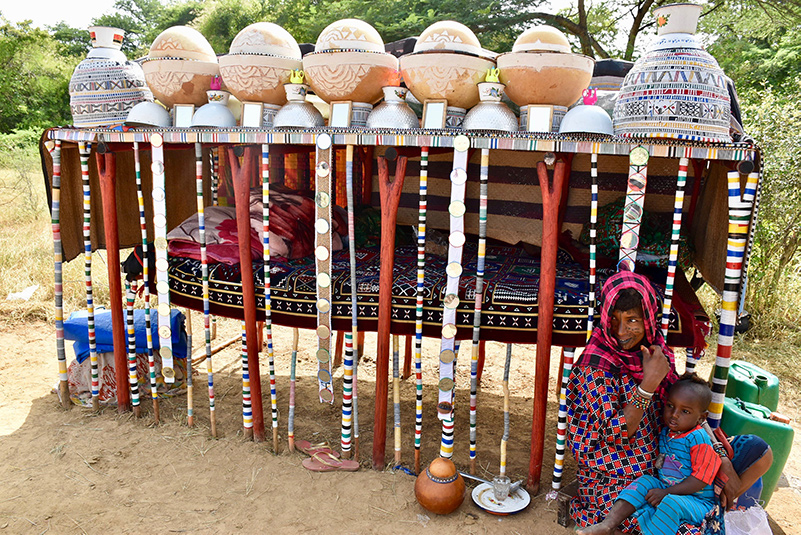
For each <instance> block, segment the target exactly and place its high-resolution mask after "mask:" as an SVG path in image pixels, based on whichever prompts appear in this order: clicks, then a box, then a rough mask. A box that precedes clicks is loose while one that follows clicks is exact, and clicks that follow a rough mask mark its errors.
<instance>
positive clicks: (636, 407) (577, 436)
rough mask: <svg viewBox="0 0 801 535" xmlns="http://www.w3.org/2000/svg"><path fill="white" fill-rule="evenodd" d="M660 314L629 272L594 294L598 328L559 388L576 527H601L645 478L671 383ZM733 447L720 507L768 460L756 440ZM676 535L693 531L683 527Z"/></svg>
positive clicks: (630, 528) (642, 282)
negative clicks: (571, 460)
mask: <svg viewBox="0 0 801 535" xmlns="http://www.w3.org/2000/svg"><path fill="white" fill-rule="evenodd" d="M660 310H661V305H660V302H659V297H658V295H657V293H656V291H655V290H654V289H653V287H652V286H651V283H650V282H649V281H648V279H646V278H645V277H643V276H642V275H638V274H636V273H632V272H628V271H621V272H619V273H616V274H615V275H613V276H612V277H610V278H609V279H608V280H607V281H606V284H604V287H603V289H602V291H601V294H600V298H599V311H600V321H599V323H598V325H599V326H598V327H596V328H595V329H594V330H593V333H592V337H591V338H590V340H589V342H588V343H587V347H586V348H585V349H584V352H583V353H582V355H581V357H580V358H579V360H578V362H577V363H576V365H575V366H574V368H573V372H572V374H571V376H570V381H569V383H568V387H567V410H568V415H567V417H568V445H569V446H570V449H571V450H572V451H573V455H574V456H575V458H576V462H577V463H578V469H577V472H576V476H577V479H578V484H579V488H578V493H577V495H576V496H575V497H574V498H573V500H572V501H571V503H570V515H571V517H572V518H573V520H574V521H575V522H576V525H578V526H580V527H584V526H588V525H592V524H596V523H598V522H600V521H602V520H603V518H604V517H605V516H606V514H607V513H608V511H609V508H610V507H611V506H612V504H613V503H614V501H615V499H616V498H617V495H618V492H620V491H621V490H622V489H623V488H624V487H625V486H626V485H628V484H629V483H630V482H632V481H633V480H634V479H635V478H637V477H638V476H639V475H641V474H644V473H652V472H653V464H654V461H655V459H656V437H657V435H658V433H659V426H660V419H659V415H660V414H661V411H662V402H663V399H664V396H665V392H666V391H667V388H668V387H669V386H670V385H671V384H672V383H673V382H674V381H675V380H676V379H677V378H678V377H677V374H676V368H675V364H674V358H673V352H672V351H671V350H670V349H669V348H668V347H667V344H666V342H665V338H664V336H662V331H661V329H660V328H659V325H658V323H657V318H658V312H659V311H660ZM738 446H739V448H738V450H740V451H735V456H734V457H735V458H734V462H735V465H736V470H735V466H733V465H732V461H731V460H729V459H728V458H723V459H722V463H723V466H722V468H721V472H720V473H719V479H720V482H721V484H722V485H723V484H724V483H725V485H724V486H723V492H722V493H721V502H722V504H723V506H724V507H726V506H731V505H732V504H733V503H734V499H735V498H736V497H737V496H739V495H740V494H742V493H743V492H744V491H745V490H746V489H748V488H749V487H751V486H752V485H753V484H754V483H755V482H756V481H757V480H758V479H759V478H760V477H761V476H762V474H764V473H765V472H766V471H767V470H768V468H770V465H771V462H772V460H773V457H772V454H771V452H770V449H769V448H768V446H767V444H765V442H764V441H762V440H761V439H759V438H758V437H740V443H739V444H738ZM742 452H747V455H748V458H747V459H744V458H743V454H742ZM738 471H739V473H740V474H741V475H740V476H738V475H737V473H738ZM724 480H725V481H724ZM620 529H622V530H623V531H624V532H627V533H628V532H634V533H636V532H638V531H639V530H638V527H637V523H636V520H634V519H627V520H626V521H624V523H623V524H621V526H620ZM679 533H685V534H690V533H696V534H697V533H700V530H699V529H698V528H697V527H694V526H689V525H684V526H682V527H681V528H680V530H679Z"/></svg>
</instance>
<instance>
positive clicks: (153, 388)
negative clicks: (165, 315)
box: [133, 141, 159, 423]
mask: <svg viewBox="0 0 801 535" xmlns="http://www.w3.org/2000/svg"><path fill="white" fill-rule="evenodd" d="M133 152H134V170H135V172H136V199H137V202H138V203H139V230H140V232H141V235H142V279H143V280H144V283H143V284H144V294H145V330H146V331H147V334H146V337H147V366H148V378H149V380H150V398H151V400H152V402H153V418H154V419H155V420H156V423H159V393H158V387H157V383H156V359H155V356H154V354H153V333H152V332H151V330H150V325H151V323H150V284H149V283H148V281H150V262H149V261H148V249H149V247H148V243H147V220H146V219H145V198H144V194H143V193H142V169H141V166H140V163H139V143H138V142H136V141H135V142H134V144H133Z"/></svg>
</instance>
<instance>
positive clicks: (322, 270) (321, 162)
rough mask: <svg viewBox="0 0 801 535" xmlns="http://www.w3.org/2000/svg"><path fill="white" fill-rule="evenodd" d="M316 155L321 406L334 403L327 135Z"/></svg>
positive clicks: (328, 150)
mask: <svg viewBox="0 0 801 535" xmlns="http://www.w3.org/2000/svg"><path fill="white" fill-rule="evenodd" d="M316 145H317V150H316V155H315V161H316V162H317V164H316V169H315V172H316V179H315V181H314V182H315V187H316V190H317V195H316V197H315V201H316V202H315V222H314V230H315V249H314V257H315V260H316V262H315V267H316V273H317V390H318V394H319V397H320V402H321V403H330V404H333V403H334V384H333V379H332V376H331V293H332V292H331V244H332V242H331V210H332V207H331V202H332V200H331V152H332V149H331V145H332V139H331V136H330V135H329V134H320V135H319V136H317V143H316Z"/></svg>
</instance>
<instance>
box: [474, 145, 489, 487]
mask: <svg viewBox="0 0 801 535" xmlns="http://www.w3.org/2000/svg"><path fill="white" fill-rule="evenodd" d="M480 181H481V185H480V190H479V206H478V261H477V263H476V300H475V312H474V314H473V347H472V353H471V358H470V473H471V474H475V473H476V419H477V409H478V401H477V400H478V346H479V332H480V329H481V305H482V302H483V300H484V263H485V261H486V253H487V185H488V183H489V149H481V176H480Z"/></svg>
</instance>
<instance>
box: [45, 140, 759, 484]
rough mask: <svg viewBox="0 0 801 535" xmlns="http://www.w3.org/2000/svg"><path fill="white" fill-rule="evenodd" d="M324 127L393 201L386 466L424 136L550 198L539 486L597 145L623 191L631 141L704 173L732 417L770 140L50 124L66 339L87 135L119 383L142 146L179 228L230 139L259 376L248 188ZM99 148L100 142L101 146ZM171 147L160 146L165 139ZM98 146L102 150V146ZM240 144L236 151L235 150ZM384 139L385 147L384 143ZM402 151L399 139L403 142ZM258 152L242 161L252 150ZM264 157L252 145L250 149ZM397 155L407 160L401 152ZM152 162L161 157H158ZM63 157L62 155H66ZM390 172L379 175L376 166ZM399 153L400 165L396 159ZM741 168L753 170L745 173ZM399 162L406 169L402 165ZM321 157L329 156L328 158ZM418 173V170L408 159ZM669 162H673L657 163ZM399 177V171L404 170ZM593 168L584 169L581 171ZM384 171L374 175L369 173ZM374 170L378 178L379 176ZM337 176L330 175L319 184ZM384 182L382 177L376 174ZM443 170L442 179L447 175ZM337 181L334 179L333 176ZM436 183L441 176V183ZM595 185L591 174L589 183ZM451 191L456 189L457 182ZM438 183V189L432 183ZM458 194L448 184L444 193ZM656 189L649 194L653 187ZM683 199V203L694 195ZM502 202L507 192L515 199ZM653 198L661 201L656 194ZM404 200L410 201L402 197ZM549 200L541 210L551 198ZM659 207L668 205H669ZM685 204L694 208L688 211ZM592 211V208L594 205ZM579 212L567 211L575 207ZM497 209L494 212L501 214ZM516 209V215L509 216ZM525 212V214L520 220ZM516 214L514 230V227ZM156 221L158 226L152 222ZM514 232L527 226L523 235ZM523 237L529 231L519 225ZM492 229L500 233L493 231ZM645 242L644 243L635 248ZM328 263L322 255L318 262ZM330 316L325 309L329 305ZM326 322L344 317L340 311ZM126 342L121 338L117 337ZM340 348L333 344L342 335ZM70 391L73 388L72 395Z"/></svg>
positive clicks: (537, 239) (542, 291)
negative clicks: (562, 320) (397, 239)
mask: <svg viewBox="0 0 801 535" xmlns="http://www.w3.org/2000/svg"><path fill="white" fill-rule="evenodd" d="M322 139H330V141H331V142H332V144H333V146H334V147H346V146H351V147H355V148H356V150H359V151H362V154H363V155H364V157H363V158H362V163H361V166H362V167H361V171H362V173H363V176H365V177H368V180H366V181H365V184H366V191H365V193H364V197H365V198H366V197H367V193H368V192H372V195H373V196H374V199H373V200H374V204H378V203H375V201H379V203H380V207H381V211H382V232H381V276H382V279H381V282H380V296H379V298H380V304H379V317H378V323H377V325H378V328H377V332H378V347H377V355H376V364H377V370H376V374H377V376H376V394H375V395H376V410H375V415H374V417H375V422H376V425H375V436H374V440H373V444H374V448H373V466H374V467H375V468H376V469H383V468H384V466H385V446H386V426H385V421H386V414H387V403H386V400H387V393H388V381H387V377H388V365H389V335H390V329H389V322H390V312H391V285H392V265H393V255H394V233H395V225H396V222H398V223H404V224H410V223H412V222H413V221H412V219H413V218H414V215H413V214H414V211H412V210H410V209H409V207H408V206H404V204H403V203H401V199H402V198H403V196H404V195H409V194H410V192H411V193H413V192H414V191H415V188H416V187H417V185H416V184H415V179H416V178H417V177H416V176H414V173H418V174H419V164H417V163H416V162H414V161H411V162H409V167H408V168H407V167H406V165H407V160H408V159H409V158H411V159H412V160H414V159H415V158H419V156H420V150H421V148H423V147H426V148H432V151H433V150H434V149H433V148H437V149H438V152H439V155H438V156H437V158H438V162H439V163H438V165H440V166H444V168H447V169H450V168H456V167H464V168H466V169H468V170H469V173H468V174H469V175H470V179H471V180H474V179H475V177H474V176H473V173H474V170H475V168H476V167H475V164H469V165H471V166H473V168H472V169H470V167H469V165H468V162H474V160H473V159H472V158H479V157H481V158H484V157H486V158H489V167H490V169H492V166H493V162H494V161H495V159H496V158H499V159H500V160H501V161H503V162H506V165H508V162H509V161H510V160H512V161H519V162H522V164H520V165H518V167H520V168H523V169H528V172H527V175H528V176H529V179H528V180H529V182H527V183H521V184H518V185H519V186H520V187H524V188H525V189H526V190H527V191H530V192H531V195H532V199H536V201H535V203H536V204H537V206H538V207H540V206H541V214H542V217H541V218H539V219H538V220H535V221H533V222H532V221H530V220H527V221H524V222H523V227H522V232H523V233H524V235H525V236H526V237H527V238H528V239H527V240H526V241H529V242H530V243H533V244H535V245H538V246H539V247H540V251H541V253H540V255H541V256H540V257H541V274H540V287H539V303H538V306H539V311H540V313H539V318H538V321H539V328H538V329H537V341H536V342H537V363H536V379H535V385H534V407H533V422H532V441H531V457H530V464H529V478H528V487H529V488H530V489H532V490H536V489H539V484H540V478H541V474H542V467H543V446H544V440H545V439H546V433H545V412H546V400H547V395H548V370H549V364H550V362H549V359H550V348H551V337H552V334H551V325H552V322H553V305H554V303H553V295H554V280H555V271H556V252H557V242H558V238H559V235H560V233H561V231H562V230H563V229H565V228H567V229H572V230H573V231H574V232H575V229H576V228H577V226H580V222H578V221H576V219H575V217H574V216H572V215H569V206H574V207H575V206H581V205H584V206H587V205H588V192H587V191H583V190H582V188H573V189H571V188H572V186H571V182H572V181H573V180H579V178H580V174H581V173H585V174H586V173H588V170H589V167H590V160H591V156H592V157H593V159H595V158H596V157H597V162H598V163H597V165H598V169H599V170H600V171H601V172H606V171H604V170H611V171H609V176H608V177H607V178H608V180H613V179H614V177H615V176H617V177H619V178H618V179H619V180H620V181H621V182H622V183H623V184H624V185H623V186H622V187H619V188H618V195H619V194H620V192H621V191H622V190H623V189H624V188H625V177H626V176H627V168H628V165H629V162H628V158H629V154H630V153H631V151H632V150H633V149H635V148H637V147H642V148H644V149H645V150H646V151H647V152H648V154H649V155H650V162H651V163H649V166H652V167H653V169H654V172H655V174H663V175H665V176H674V177H675V176H676V175H677V173H681V171H682V169H684V172H685V173H687V169H688V168H689V170H690V171H691V172H690V173H689V174H690V177H691V178H692V179H693V180H692V183H691V190H692V191H691V192H690V194H689V195H688V197H687V198H686V199H681V200H679V201H678V202H679V203H680V204H678V207H682V206H683V211H684V212H685V213H686V214H687V215H686V217H685V218H684V221H683V222H682V221H681V218H679V224H680V225H681V226H682V228H683V229H685V231H686V234H687V236H688V238H689V240H690V243H691V244H692V246H693V248H694V263H695V265H696V267H697V269H698V270H699V271H700V272H701V273H702V275H703V276H704V279H705V280H706V281H707V282H708V283H709V284H710V285H711V286H712V287H714V288H715V289H717V290H718V291H720V292H722V295H723V306H722V308H723V315H722V318H721V325H720V334H719V338H718V353H717V362H716V370H715V374H714V386H713V391H714V395H715V397H714V399H713V405H712V406H711V408H710V418H711V420H712V422H713V423H715V422H717V421H719V419H720V416H721V413H722V399H723V392H724V391H725V385H726V379H727V374H728V360H729V358H730V356H731V345H732V336H733V330H734V325H735V323H736V311H737V307H738V302H739V299H740V290H741V280H742V277H743V273H744V268H745V267H747V255H748V248H749V246H750V230H751V227H752V224H753V221H754V218H755V217H756V211H757V203H756V202H755V201H756V197H757V195H756V194H757V187H758V177H759V174H758V173H759V165H760V153H759V151H758V149H757V148H756V147H754V146H753V145H748V144H722V143H721V144H702V143H695V142H684V141H671V140H641V141H636V140H626V139H618V138H615V139H598V138H586V139H584V138H566V137H560V136H556V135H548V134H531V133H516V134H509V135H488V134H481V133H464V132H461V131H448V130H442V131H424V130H419V131H412V132H402V133H399V132H391V131H342V130H341V129H333V130H331V129H325V128H321V129H315V130H311V131H290V130H287V131H277V130H269V131H265V130H256V129H244V130H243V129H237V128H235V129H231V130H210V129H168V130H130V131H125V132H122V131H113V130H103V129H97V130H74V129H51V130H48V131H46V132H45V133H44V134H43V136H42V142H41V150H40V152H41V157H42V165H43V171H44V178H45V183H46V187H47V191H48V193H49V194H50V195H51V197H50V201H51V206H52V209H53V219H54V239H55V242H56V256H55V259H56V273H57V275H56V277H57V279H56V286H57V314H56V317H57V320H56V322H57V324H56V334H57V337H58V336H59V335H61V336H62V337H63V333H62V332H61V330H60V325H59V321H61V319H62V318H63V313H62V311H61V310H60V309H59V308H58V307H59V306H60V302H59V297H58V296H59V295H60V293H59V292H60V288H59V284H60V269H61V267H60V266H61V262H63V261H69V260H71V259H73V258H75V257H76V256H78V254H80V253H81V252H82V250H83V246H82V243H83V237H82V233H83V230H84V229H83V216H82V211H81V209H82V206H83V203H84V200H83V197H82V196H83V192H82V183H81V165H80V164H81V155H80V154H79V144H82V143H87V144H89V145H87V151H84V157H83V160H84V167H86V163H87V162H88V163H89V165H88V169H86V168H85V169H84V173H87V172H88V184H89V189H90V190H92V191H98V190H99V191H100V192H101V196H100V197H98V196H96V195H92V196H91V200H90V201H88V202H89V205H90V206H91V212H93V213H94V214H101V213H102V219H101V218H99V217H95V218H93V221H92V225H91V227H90V228H88V229H86V230H87V231H88V233H89V234H88V236H89V239H90V241H91V249H92V250H94V249H99V248H106V249H107V250H108V254H109V259H108V265H109V281H110V295H111V309H112V312H113V313H115V317H114V339H115V344H114V346H115V351H114V353H115V361H116V362H117V374H118V379H117V383H118V384H125V383H126V382H127V380H128V377H127V375H126V374H127V367H126V366H127V365H126V354H125V346H126V344H125V333H124V327H123V326H124V318H123V316H122V310H123V303H122V288H121V283H120V276H119V271H118V269H117V266H118V265H119V249H120V248H125V247H133V246H135V245H137V244H139V243H141V237H140V226H139V212H138V208H137V202H136V191H135V189H134V184H135V181H134V171H133V170H134V165H133V164H134V162H133V153H132V148H133V146H134V144H136V145H137V147H138V150H139V152H140V153H141V154H146V153H148V152H150V153H151V160H150V161H147V162H145V161H144V160H143V165H142V172H141V178H142V182H143V185H144V188H145V190H146V191H147V190H148V188H152V187H153V184H154V179H156V178H158V177H156V176H154V173H152V172H151V168H152V169H153V170H155V171H156V173H155V175H158V174H159V173H164V174H165V176H166V190H167V194H166V200H165V201H164V202H163V203H162V204H161V207H160V208H159V206H154V204H153V203H152V199H150V198H149V196H148V198H147V199H146V202H145V212H146V215H147V218H148V220H149V221H152V218H153V214H154V212H155V213H157V212H158V210H159V209H161V210H165V209H166V214H165V215H166V227H167V228H168V229H169V228H172V227H174V226H176V225H178V224H179V223H181V222H182V221H183V220H184V219H186V218H187V217H189V216H190V215H192V214H193V213H195V212H196V211H197V206H196V198H195V197H194V195H187V194H186V192H187V191H194V189H195V186H194V184H195V178H196V167H195V163H196V160H195V147H196V146H198V147H200V148H201V149H203V150H201V154H202V160H201V163H202V166H201V167H200V169H202V175H203V177H204V181H203V183H204V188H205V190H206V191H205V198H206V199H210V198H211V197H210V193H211V191H210V182H211V181H210V179H209V177H210V174H211V167H212V163H211V161H210V156H209V151H208V150H205V149H207V148H210V147H216V148H218V149H219V151H220V154H221V155H224V154H227V155H228V158H229V162H234V165H233V166H232V173H231V177H232V180H233V188H234V193H235V198H236V201H237V202H236V209H237V221H238V225H239V226H240V229H239V236H240V265H241V267H242V277H243V284H242V294H243V303H244V308H245V310H244V318H245V324H246V335H247V341H248V344H247V347H248V356H249V357H250V358H249V360H248V365H249V373H250V377H251V378H257V379H258V378H259V377H260V376H259V369H258V358H257V354H258V351H259V344H258V336H257V317H256V314H257V310H256V297H255V291H256V289H255V288H254V285H253V276H252V275H253V274H252V272H250V270H251V266H252V258H251V251H250V246H249V243H248V234H249V220H248V217H249V216H248V213H247V212H248V194H249V189H250V187H251V185H252V182H253V177H259V176H261V172H260V171H261V169H260V167H259V164H258V163H254V162H258V158H259V156H260V155H261V153H262V151H263V150H269V151H270V152H271V154H273V153H274V154H276V155H283V154H286V153H287V152H291V151H292V150H294V149H296V148H300V150H301V151H302V152H304V151H305V152H309V150H314V148H315V145H317V144H318V143H319V142H320V141H321V140H322ZM322 147H323V145H318V146H317V150H316V155H317V156H316V163H317V166H319V165H320V164H323V166H331V165H332V160H333V158H334V157H333V156H332V150H331V149H330V148H327V149H326V148H322ZM387 147H392V148H393V150H394V151H396V152H395V154H396V155H397V156H396V157H395V158H390V159H388V158H386V150H387ZM89 148H90V149H89ZM156 149H158V150H156ZM88 150H91V155H90V156H89V158H88V160H87V155H89V152H88ZM235 151H236V152H235ZM373 151H375V154H374V155H371V154H372V153H373ZM390 152H392V151H390ZM548 153H553V154H554V156H555V162H556V163H555V165H552V166H548V165H546V163H544V161H543V160H545V159H546V158H545V156H546V154H548ZM242 154H244V155H246V156H245V157H244V158H242V159H241V162H242V163H241V165H237V164H236V162H238V161H239V159H238V155H242ZM248 154H249V155H250V157H247V155H248ZM392 160H394V162H393V161H392ZM151 162H152V163H151ZM54 163H55V165H54ZM374 164H375V165H376V167H377V173H376V174H375V175H373V169H372V167H373V165H374ZM390 164H391V165H390ZM738 164H739V166H740V167H739V169H740V170H741V171H744V172H739V171H738ZM390 167H392V168H394V169H393V170H392V171H390ZM316 168H317V167H316ZM407 169H408V170H409V171H410V173H411V175H410V176H408V177H405V178H406V180H405V183H404V175H405V174H406V170H407ZM657 169H658V170H659V173H657V172H656V170H657ZM391 175H394V179H393V178H392V176H391ZM576 177H579V178H576ZM369 179H371V180H369ZM370 181H372V182H373V187H370ZM322 182H325V181H324V180H321V179H320V178H319V177H318V180H317V183H318V184H320V183H322ZM375 182H377V184H375ZM434 182H436V181H434ZM435 186H436V187H442V188H446V187H449V185H448V184H447V180H439V184H435ZM327 187H329V188H330V187H331V183H330V182H328V185H327ZM436 187H434V188H432V189H433V190H436ZM661 187H662V188H663V191H658V192H657V193H660V194H661V195H663V196H665V197H666V198H668V199H670V202H669V203H668V205H667V206H662V207H661V211H668V212H674V206H673V200H672V199H673V197H674V193H675V185H674V186H672V187H671V186H670V185H669V184H668V185H665V184H662V186H661ZM585 189H586V186H585ZM443 191H444V190H443ZM431 192H432V190H429V193H431ZM443 195H444V193H443ZM646 199H647V197H646ZM682 201H683V202H682ZM501 202H502V200H501ZM646 202H647V201H646ZM399 206H400V208H399ZM538 209H539V208H538ZM657 209H659V208H657ZM677 211H678V212H679V214H680V213H681V212H682V210H681V209H679V210H677ZM585 213H586V209H585ZM566 214H567V216H566ZM437 217H440V216H433V217H432V218H431V219H430V224H429V226H431V227H432V228H436V227H439V228H443V229H447V228H448V224H447V223H446V220H447V218H444V219H439V220H438V219H437ZM472 217H473V219H472V220H470V219H468V221H467V228H466V229H465V230H471V229H472V228H473V225H475V227H476V228H477V216H476V214H473V216H472ZM492 217H493V216H492V213H490V215H489V218H488V219H489V221H492ZM504 217H505V218H506V221H504V222H503V223H504V224H502V225H499V226H498V227H496V228H495V229H493V231H497V232H498V233H499V234H498V237H499V238H502V239H509V236H510V234H508V233H509V232H510V231H515V230H517V231H520V229H515V228H514V226H515V223H514V221H515V218H514V217H512V216H504ZM501 219H503V218H501ZM517 221H518V222H519V221H520V219H517ZM510 223H511V228H510ZM149 230H151V229H149ZM511 235H512V236H514V235H515V234H514V232H512V234H511ZM518 235H519V234H518ZM490 237H492V233H490ZM635 252H636V251H635ZM318 266H319V264H318ZM318 318H322V316H318ZM321 321H324V322H326V324H327V326H328V328H330V317H325V318H323V319H322V320H321ZM117 340H120V343H116V341H117ZM59 348H60V349H59V353H60V354H59V361H60V362H59V366H60V369H59V370H60V374H61V380H62V388H63V383H64V382H65V381H66V377H65V373H66V367H64V368H63V369H62V368H61V366H62V364H63V363H62V361H64V359H65V357H64V355H63V339H62V340H61V341H60V346H59ZM328 349H330V347H328ZM251 394H252V403H253V437H254V439H256V440H264V422H263V415H262V407H261V386H260V380H251ZM117 396H118V399H117V401H118V410H119V411H128V410H131V401H130V393H129V392H128V391H127V389H125V388H119V389H118V392H117ZM64 399H66V400H67V401H66V402H67V403H69V401H68V396H67V397H62V401H63V400H64Z"/></svg>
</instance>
